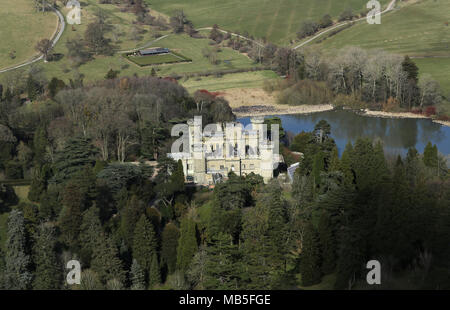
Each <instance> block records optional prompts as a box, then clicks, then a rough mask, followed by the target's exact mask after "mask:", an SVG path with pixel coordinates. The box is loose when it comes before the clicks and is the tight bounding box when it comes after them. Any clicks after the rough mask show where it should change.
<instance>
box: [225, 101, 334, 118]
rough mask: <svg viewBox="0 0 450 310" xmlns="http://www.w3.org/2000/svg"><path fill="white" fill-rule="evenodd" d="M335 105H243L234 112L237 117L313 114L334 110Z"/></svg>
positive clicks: (234, 109)
mask: <svg viewBox="0 0 450 310" xmlns="http://www.w3.org/2000/svg"><path fill="white" fill-rule="evenodd" d="M332 110H334V107H333V106H332V105H331V104H323V105H299V106H286V107H280V106H272V105H257V106H241V107H236V108H233V113H234V114H235V115H236V117H237V118H242V117H250V116H269V115H289V114H312V113H319V112H325V111H332Z"/></svg>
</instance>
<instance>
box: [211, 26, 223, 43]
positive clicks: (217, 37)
mask: <svg viewBox="0 0 450 310" xmlns="http://www.w3.org/2000/svg"><path fill="white" fill-rule="evenodd" d="M209 38H210V39H211V40H213V41H215V42H216V43H220V42H221V41H222V40H223V34H222V32H220V30H219V26H218V25H217V24H214V26H213V27H212V29H211V33H210V34H209Z"/></svg>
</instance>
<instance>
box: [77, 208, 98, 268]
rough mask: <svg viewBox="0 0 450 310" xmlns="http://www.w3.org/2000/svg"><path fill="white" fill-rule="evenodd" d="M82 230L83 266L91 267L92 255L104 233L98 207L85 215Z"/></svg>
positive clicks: (81, 252) (87, 211) (89, 210)
mask: <svg viewBox="0 0 450 310" xmlns="http://www.w3.org/2000/svg"><path fill="white" fill-rule="evenodd" d="M80 229H81V233H80V244H81V251H80V256H81V260H82V262H83V266H90V262H91V258H92V253H93V251H94V248H95V247H96V245H97V243H98V242H99V237H100V236H101V235H102V233H103V229H102V224H101V223H100V218H99V210H98V208H97V207H96V206H92V207H90V208H89V209H88V210H86V211H85V212H84V213H83V221H82V222H81V227H80Z"/></svg>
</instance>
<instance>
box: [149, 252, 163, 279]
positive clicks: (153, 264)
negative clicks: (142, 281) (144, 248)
mask: <svg viewBox="0 0 450 310" xmlns="http://www.w3.org/2000/svg"><path fill="white" fill-rule="evenodd" d="M148 283H149V286H150V287H153V286H155V285H158V284H159V283H161V271H160V269H159V263H158V256H157V254H156V251H155V252H153V254H152V257H151V261H150V272H149V275H148Z"/></svg>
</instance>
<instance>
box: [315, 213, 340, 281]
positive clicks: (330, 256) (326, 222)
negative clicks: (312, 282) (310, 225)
mask: <svg viewBox="0 0 450 310" xmlns="http://www.w3.org/2000/svg"><path fill="white" fill-rule="evenodd" d="M318 235H319V242H320V248H321V251H320V252H321V254H322V273H323V274H330V273H332V272H333V271H334V270H335V268H336V259H337V257H336V248H335V247H336V240H335V238H334V234H333V226H332V224H331V220H330V216H329V215H328V214H327V213H325V212H323V213H322V215H321V217H320V220H319V227H318Z"/></svg>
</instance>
